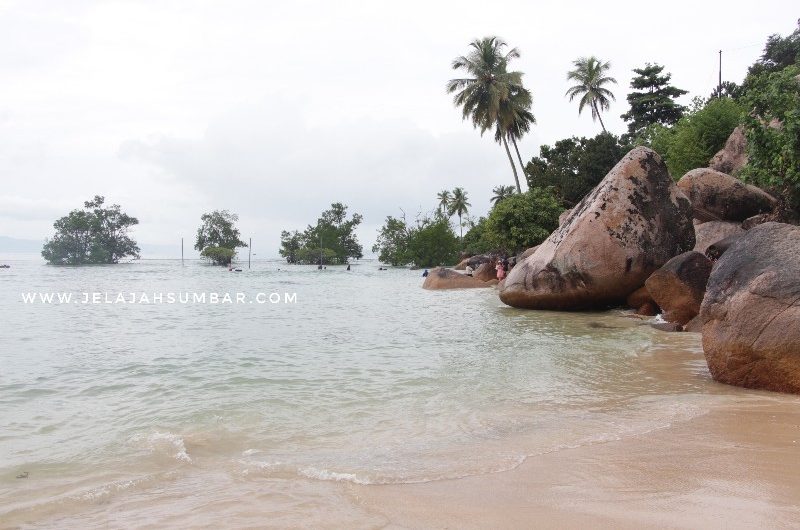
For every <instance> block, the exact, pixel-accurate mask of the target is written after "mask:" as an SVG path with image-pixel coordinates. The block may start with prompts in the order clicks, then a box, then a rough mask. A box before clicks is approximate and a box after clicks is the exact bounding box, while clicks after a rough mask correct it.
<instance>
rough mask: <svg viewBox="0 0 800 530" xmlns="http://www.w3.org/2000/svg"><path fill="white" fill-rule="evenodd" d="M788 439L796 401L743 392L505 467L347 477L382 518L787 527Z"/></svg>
mask: <svg viewBox="0 0 800 530" xmlns="http://www.w3.org/2000/svg"><path fill="white" fill-rule="evenodd" d="M750 401H753V402H750ZM798 450H800V412H798V410H797V404H796V403H790V402H786V401H781V400H778V399H774V398H773V399H770V396H766V395H760V396H757V397H755V398H753V397H751V396H747V397H744V398H743V399H741V400H736V402H734V403H730V404H724V405H719V406H718V407H715V408H714V409H712V410H710V411H709V412H707V413H706V414H703V415H700V416H697V417H694V418H692V419H689V420H686V421H682V422H680V423H678V424H676V425H672V426H670V427H668V428H665V429H657V430H653V431H650V432H648V433H646V434H641V435H633V436H630V437H626V438H623V439H620V440H614V441H609V442H604V443H599V444H593V445H588V446H581V447H577V448H572V449H563V450H559V451H555V452H552V453H547V454H543V455H538V456H534V457H529V458H528V459H527V460H526V461H525V462H523V463H522V464H521V465H520V466H518V467H517V468H515V469H512V470H509V471H503V472H499V473H493V474H486V475H475V476H471V477H465V478H460V479H454V480H444V481H436V482H427V483H422V484H398V485H372V486H357V485H349V486H348V488H347V489H348V490H349V492H350V494H351V495H352V498H353V500H354V502H355V503H357V504H358V505H360V506H361V507H362V508H363V509H365V510H366V511H367V512H368V513H370V514H372V515H375V516H380V517H383V518H385V520H386V521H387V525H386V527H387V528H431V527H436V528H446V527H453V528H486V527H494V528H508V527H515V528H518V527H530V526H536V527H559V526H568V527H585V526H587V525H589V526H591V527H593V528H632V529H633V528H698V527H703V528H753V527H771V528H784V527H785V528H790V527H791V526H792V525H793V524H795V523H796V521H797V520H800V459H797V458H796V455H797V451H798Z"/></svg>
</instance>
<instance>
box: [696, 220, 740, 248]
mask: <svg viewBox="0 0 800 530" xmlns="http://www.w3.org/2000/svg"><path fill="white" fill-rule="evenodd" d="M743 233H744V229H743V228H742V227H741V226H740V225H739V223H730V222H728V221H709V222H707V223H703V224H699V225H697V226H695V227H694V235H695V244H694V249H695V250H696V251H697V252H700V253H701V254H705V252H706V250H707V249H708V247H710V246H711V245H713V244H714V243H716V242H717V241H722V240H723V239H725V238H726V237H728V236H732V235H736V234H743Z"/></svg>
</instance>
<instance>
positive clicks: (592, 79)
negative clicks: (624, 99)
mask: <svg viewBox="0 0 800 530" xmlns="http://www.w3.org/2000/svg"><path fill="white" fill-rule="evenodd" d="M572 64H573V65H575V69H574V70H570V71H569V72H568V73H567V80H568V81H575V82H576V83H577V84H576V85H575V86H572V87H570V89H569V90H567V93H566V94H565V95H567V96H569V100H570V101H572V100H573V99H575V98H576V97H578V96H580V98H581V99H580V101H579V102H578V114H580V113H581V112H582V111H583V108H584V107H585V106H586V105H589V106H590V107H591V108H592V120H600V126H601V127H602V128H603V132H607V131H606V126H605V124H604V123H603V118H602V117H601V116H600V112H602V111H604V110H608V108H609V100H615V101H616V98H615V97H614V94H613V93H612V92H611V91H610V90H609V89H607V88H605V87H604V86H603V85H608V84H609V83H614V84H616V83H617V80H616V79H614V78H613V77H609V76H607V75H606V73H607V72H608V70H609V69H610V68H611V63H610V62H608V61H606V62H602V61H601V60H600V59H598V58H597V57H594V56H592V57H581V58H579V59H577V60H575V61H573V63H572Z"/></svg>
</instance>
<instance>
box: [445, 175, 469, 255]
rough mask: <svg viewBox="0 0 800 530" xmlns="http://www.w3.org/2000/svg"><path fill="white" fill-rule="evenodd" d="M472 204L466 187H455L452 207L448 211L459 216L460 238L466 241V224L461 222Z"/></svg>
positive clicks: (451, 202) (451, 200) (451, 201)
mask: <svg viewBox="0 0 800 530" xmlns="http://www.w3.org/2000/svg"><path fill="white" fill-rule="evenodd" d="M470 206H472V205H471V204H470V203H469V202H468V201H467V192H466V191H464V188H455V189H453V197H452V199H450V209H449V210H448V212H447V213H448V214H449V215H453V214H455V215H457V216H458V227H459V229H460V231H461V236H460V240H461V241H462V242H463V241H464V225H463V224H462V223H461V217H462V216H463V215H465V214H466V213H467V211H469V207H470Z"/></svg>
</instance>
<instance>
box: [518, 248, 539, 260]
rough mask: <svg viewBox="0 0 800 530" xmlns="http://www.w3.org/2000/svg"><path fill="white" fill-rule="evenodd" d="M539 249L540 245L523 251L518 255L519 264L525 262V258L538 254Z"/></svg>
mask: <svg viewBox="0 0 800 530" xmlns="http://www.w3.org/2000/svg"><path fill="white" fill-rule="evenodd" d="M537 248H539V245H536V246H535V247H531V248H529V249H526V250H523V251H522V252H521V253H520V254H518V255H517V263H520V262H521V261H523V260H525V258H527V257H528V256H530V255H532V254H533V253H534V252H536V249H537Z"/></svg>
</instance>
